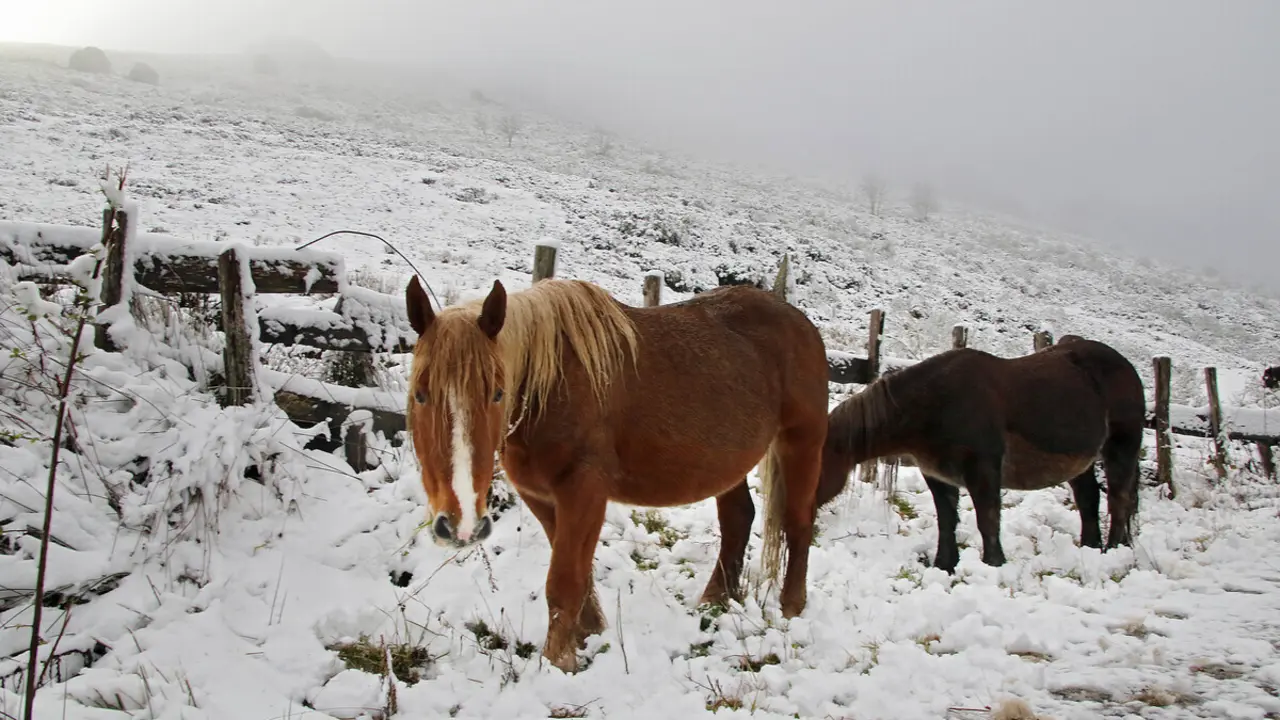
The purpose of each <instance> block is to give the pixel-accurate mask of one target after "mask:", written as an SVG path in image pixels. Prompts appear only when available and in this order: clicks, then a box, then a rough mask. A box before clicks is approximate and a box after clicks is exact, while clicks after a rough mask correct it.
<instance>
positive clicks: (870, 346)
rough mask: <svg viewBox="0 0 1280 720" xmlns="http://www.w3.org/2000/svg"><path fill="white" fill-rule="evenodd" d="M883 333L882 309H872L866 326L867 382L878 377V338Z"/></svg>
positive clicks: (873, 380)
mask: <svg viewBox="0 0 1280 720" xmlns="http://www.w3.org/2000/svg"><path fill="white" fill-rule="evenodd" d="M883 335H884V311H883V310H879V309H876V310H872V311H871V322H870V324H869V325H868V327H867V382H868V383H872V382H875V379H876V378H878V377H880V338H881V337H882V336H883Z"/></svg>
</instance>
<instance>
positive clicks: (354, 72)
mask: <svg viewBox="0 0 1280 720" xmlns="http://www.w3.org/2000/svg"><path fill="white" fill-rule="evenodd" d="M20 50H21V49H20ZM65 51H66V53H67V54H69V52H70V49H65ZM316 52H323V51H319V50H316ZM21 54H23V53H22V52H19V51H14V50H11V51H10V57H13V56H14V55H21ZM53 55H54V53H53V52H52V50H46V51H45V53H44V58H45V60H46V61H48V59H49V58H50V57H52V56H53ZM148 60H149V61H150V62H152V63H153V64H155V65H156V66H157V67H158V68H159V69H160V72H161V75H162V77H164V80H163V82H162V87H160V88H159V89H155V88H142V87H138V86H137V85H136V84H134V83H129V82H126V81H124V80H122V79H120V78H117V77H90V76H87V75H84V74H78V73H73V72H69V71H66V70H63V69H60V68H58V67H56V66H54V65H53V64H52V63H47V62H46V63H33V62H28V61H21V60H10V61H7V62H5V63H4V64H3V65H0V68H2V75H0V82H2V83H3V87H4V90H5V103H4V105H3V112H4V116H3V117H4V122H5V125H4V133H5V143H4V144H5V147H6V150H7V155H8V156H9V157H11V158H13V160H14V161H13V162H10V163H6V165H5V167H4V168H0V188H3V191H4V194H3V196H0V213H3V215H4V216H5V217H7V218H13V219H25V220H33V221H46V222H65V223H86V224H87V223H91V222H93V218H94V217H95V213H96V207H97V203H98V202H99V198H98V196H97V194H96V192H95V190H94V189H93V184H92V183H91V182H90V176H91V174H92V173H94V172H99V171H100V169H99V167H98V166H100V165H101V164H103V163H105V162H108V161H111V162H113V163H115V164H123V163H124V162H128V163H130V165H131V174H132V177H133V178H134V182H135V190H134V191H135V193H136V194H137V195H138V196H139V197H140V198H141V199H142V201H143V204H142V208H143V212H144V213H145V217H146V220H145V222H146V223H148V226H149V227H151V226H158V227H163V228H165V229H167V230H168V231H170V232H173V233H176V234H178V235H183V236H192V237H203V238H207V237H217V238H228V239H236V240H245V241H250V240H252V241H257V242H271V243H292V242H296V241H297V240H299V239H307V238H310V237H312V236H316V235H319V234H321V233H322V232H326V231H329V230H332V229H336V228H350V229H360V230H366V231H372V232H377V233H381V234H383V235H384V236H385V237H387V238H388V239H389V240H390V241H392V242H393V243H396V244H397V245H398V246H399V247H401V248H402V249H406V250H407V251H409V252H410V254H411V257H414V258H415V259H421V260H422V262H421V263H420V264H419V268H420V269H421V270H422V271H423V272H425V273H427V277H428V278H429V279H434V278H440V280H439V282H441V283H442V284H452V285H455V286H457V291H458V292H461V293H466V292H468V291H472V290H476V289H477V288H480V287H487V284H488V283H489V282H490V280H491V277H492V276H493V275H495V274H503V275H505V276H506V277H505V278H504V279H506V280H508V281H511V282H516V283H519V282H521V281H522V280H523V281H527V280H524V278H523V275H522V271H523V268H524V267H525V266H527V265H528V263H529V256H530V250H529V243H530V242H531V241H533V240H534V239H536V238H537V237H539V236H542V235H552V236H556V237H558V238H561V239H562V240H563V241H564V249H563V252H562V255H563V257H562V261H561V262H562V265H561V268H562V269H561V274H563V275H566V276H574V277H582V278H586V279H590V280H595V281H599V282H601V283H603V284H604V285H606V286H607V287H609V288H610V289H611V290H613V291H614V292H616V293H618V294H619V295H620V296H621V297H623V298H624V299H629V300H631V301H636V302H638V301H639V297H638V294H639V288H640V278H641V276H642V275H643V274H644V273H645V272H647V271H650V270H661V271H663V272H664V273H666V276H667V284H668V289H669V294H668V297H669V298H670V299H678V298H680V297H683V296H687V295H688V294H690V293H692V292H695V291H698V290H703V289H706V288H708V287H712V286H715V285H716V284H717V283H718V282H728V281H739V280H751V279H757V280H758V279H763V278H765V277H772V273H774V272H775V270H776V268H777V266H778V263H779V262H780V260H781V257H782V255H783V254H784V253H789V254H790V255H791V256H792V257H793V263H794V265H793V267H794V269H795V271H796V272H795V274H796V284H797V296H796V302H797V303H798V304H799V305H800V306H801V307H804V308H805V309H806V311H807V312H809V314H810V315H811V317H813V319H814V320H815V321H816V322H818V323H820V324H821V325H822V326H823V327H824V329H825V330H826V332H827V334H828V337H829V338H830V339H831V341H832V344H833V347H836V348H837V349H848V350H851V351H857V350H858V349H859V348H858V347H857V345H858V344H859V343H860V342H861V341H862V333H863V331H864V328H865V316H866V312H867V311H869V310H870V309H872V308H874V307H883V308H885V309H886V310H887V311H888V312H889V321H888V324H887V328H886V330H887V333H888V335H889V337H890V340H889V344H888V345H887V347H886V351H887V352H889V353H890V354H894V355H904V356H920V355H921V354H922V353H928V352H932V351H934V350H937V349H941V348H943V347H945V346H946V342H947V337H948V332H949V328H950V326H951V325H952V324H954V323H966V324H968V325H970V326H971V327H972V332H973V338H974V339H973V342H974V345H975V346H977V347H983V348H987V349H990V350H992V351H993V352H997V353H1002V354H1013V353H1022V352H1025V351H1026V348H1027V347H1028V345H1029V339H1028V338H1029V335H1030V332H1031V331H1032V330H1034V329H1039V328H1042V327H1047V328H1049V329H1051V330H1053V331H1054V332H1055V333H1057V334H1063V333H1067V332H1075V333H1081V334H1085V335H1089V336H1093V337H1097V338H1099V339H1102V340H1105V341H1107V342H1110V343H1114V344H1115V345H1116V346H1117V347H1118V348H1120V349H1121V350H1122V351H1123V352H1125V353H1126V354H1128V355H1129V356H1130V357H1131V358H1132V359H1133V361H1134V362H1135V364H1137V365H1138V366H1139V367H1140V368H1141V369H1142V370H1143V371H1144V372H1147V371H1148V366H1149V358H1150V356H1151V355H1153V354H1160V353H1166V354H1169V355H1171V356H1172V357H1173V358H1174V362H1175V366H1176V367H1178V368H1180V369H1182V370H1185V371H1187V372H1191V371H1192V370H1194V369H1196V368H1198V367H1199V366H1202V365H1207V364H1213V365H1217V366H1219V367H1220V368H1221V369H1222V371H1223V372H1224V373H1226V374H1228V375H1230V374H1231V373H1237V372H1238V373H1244V374H1245V375H1247V376H1249V377H1251V378H1256V377H1257V373H1258V372H1259V371H1260V368H1261V367H1262V366H1263V365H1266V364H1272V363H1274V362H1275V361H1276V358H1277V357H1280V341H1278V340H1277V338H1280V319H1278V317H1280V314H1278V313H1277V309H1280V303H1277V301H1276V300H1275V299H1274V298H1270V297H1265V296H1260V295H1257V294H1251V293H1250V292H1247V291H1245V290H1243V289H1241V288H1238V287H1233V286H1232V285H1231V284H1229V283H1227V282H1224V281H1220V280H1214V279H1210V278H1204V277H1196V276H1194V275H1191V274H1189V273H1187V272H1185V271H1180V270H1177V269H1174V268H1171V267H1165V266H1162V265H1161V264H1159V263H1158V262H1156V261H1152V260H1142V259H1134V258H1129V257H1124V256H1119V255H1111V254H1108V253H1107V252H1106V251H1105V250H1103V249H1101V248H1099V247H1097V246H1094V245H1092V244H1090V243H1089V242H1087V241H1086V240H1083V239H1080V238H1075V237H1070V236H1065V235H1061V234H1055V233H1053V232H1051V231H1048V230H1043V229H1037V228H1034V227H1030V226H1027V225H1025V224H1021V223H1019V222H1017V221H1014V220H1012V219H1009V218H1007V217H1000V216H996V215H991V214H983V213H980V212H975V211H972V210H967V209H964V208H959V207H953V206H950V205H948V204H946V203H945V198H943V200H944V202H943V207H942V209H941V210H939V211H938V212H936V213H935V214H933V216H932V217H930V218H929V219H928V220H925V221H921V220H918V219H917V218H916V217H915V214H914V213H913V211H912V210H911V208H910V207H908V205H907V203H906V202H905V189H903V188H890V192H891V193H892V194H891V196H890V200H889V202H888V203H887V204H886V207H885V208H884V209H883V210H882V211H881V212H880V214H879V215H878V216H873V215H872V214H871V213H869V212H868V211H867V209H866V203H865V202H864V201H863V199H862V198H861V197H860V195H859V193H858V192H857V190H856V183H854V182H851V183H850V187H848V188H837V187H832V186H830V184H827V185H823V184H820V183H817V182H806V181H804V180H800V179H795V178H786V177H780V176H770V175H768V174H765V173H763V172H760V171H756V170H751V169H746V168H742V167H728V166H725V165H714V164H710V163H705V162H698V161H696V160H694V159H691V158H686V157H679V156H676V155H670V154H665V155H664V154H662V153H660V152H656V151H653V150H651V149H648V148H645V147H640V146H636V145H634V144H631V143H628V142H626V141H625V139H620V138H614V137H611V136H608V135H607V134H606V133H603V132H601V131H599V130H596V129H594V128H591V127H586V126H581V127H578V126H574V125H572V124H570V123H566V122H562V121H556V120H554V119H552V118H550V117H548V116H545V115H536V114H534V113H531V112H529V111H527V110H526V111H521V110H518V109H513V110H508V109H507V108H505V107H504V106H502V105H501V104H499V103H497V102H495V101H493V100H491V99H489V98H487V97H485V96H484V95H483V93H480V92H472V91H470V90H469V89H467V88H464V87H462V86H459V85H457V84H456V83H455V84H454V85H453V86H450V85H449V84H447V81H446V80H443V79H442V78H441V77H439V76H428V75H421V76H419V75H415V73H414V72H413V71H411V70H407V69H388V68H381V67H378V66H374V65H371V64H365V63H353V62H349V61H341V62H338V61H335V64H336V65H338V66H339V68H340V69H338V70H335V71H334V72H333V73H332V74H329V75H325V76H319V77H317V76H316V75H315V74H310V75H299V74H298V73H284V74H282V75H280V76H278V77H264V76H261V75H255V74H254V73H252V71H251V70H250V69H249V63H248V62H247V61H246V60H245V58H240V57H228V58H176V59H167V60H166V59H164V58H154V57H152V58H148ZM123 65H124V63H117V66H118V67H119V66H123ZM166 68H171V70H169V71H168V72H166ZM508 115H510V116H512V117H517V116H518V119H519V123H518V124H519V125H520V127H519V128H518V129H517V130H516V132H517V134H516V135H515V136H514V137H513V138H512V141H511V143H510V144H509V145H508V142H507V139H506V138H505V137H504V136H503V134H502V132H501V127H500V126H501V124H502V120H503V118H504V117H506V116H508ZM326 247H328V249H331V250H340V251H342V252H344V253H346V254H347V257H348V261H349V263H350V265H351V266H353V267H361V266H369V267H371V268H377V269H378V270H379V271H386V272H388V273H391V274H392V275H393V276H394V278H396V282H398V283H402V282H403V281H404V279H405V278H406V277H407V276H406V272H407V268H405V267H404V266H403V265H402V264H401V265H397V264H395V263H394V262H391V264H389V265H388V264H387V263H388V262H390V261H389V260H387V259H386V256H385V255H384V254H383V253H382V251H381V249H380V248H378V247H372V246H371V245H370V244H369V242H368V241H364V240H361V241H359V242H355V241H350V240H342V239H335V240H331V241H326ZM458 265H462V267H461V268H459V267H457V266H458ZM909 313H912V314H914V315H917V316H920V317H918V318H917V317H912V316H911V315H910V314H909ZM1185 384H1186V385H1187V388H1188V389H1187V391H1186V392H1192V390H1191V388H1194V387H1195V385H1196V383H1195V382H1193V381H1191V380H1190V379H1188V380H1187V382H1186V383H1185ZM1228 384H1229V386H1230V382H1229V383H1228Z"/></svg>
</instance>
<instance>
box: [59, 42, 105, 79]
mask: <svg viewBox="0 0 1280 720" xmlns="http://www.w3.org/2000/svg"><path fill="white" fill-rule="evenodd" d="M69 65H70V66H71V69H72V70H79V71H80V72H91V73H100V74H103V75H106V74H109V73H110V72H111V60H110V59H109V58H107V54H106V53H104V52H102V49H101V48H96V47H93V46H90V47H83V48H80V49H79V50H77V51H75V52H73V53H71V62H70V63H69Z"/></svg>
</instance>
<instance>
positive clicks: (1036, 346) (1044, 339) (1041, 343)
mask: <svg viewBox="0 0 1280 720" xmlns="http://www.w3.org/2000/svg"><path fill="white" fill-rule="evenodd" d="M1052 345H1053V333H1051V332H1049V331H1048V330H1040V331H1038V332H1037V333H1036V334H1035V335H1032V336H1031V346H1032V349H1033V350H1034V351H1035V352H1040V351H1041V350H1044V349H1045V348H1047V347H1050V346H1052Z"/></svg>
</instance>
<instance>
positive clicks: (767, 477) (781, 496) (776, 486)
mask: <svg viewBox="0 0 1280 720" xmlns="http://www.w3.org/2000/svg"><path fill="white" fill-rule="evenodd" d="M779 442H780V440H779V438H776V437H775V438H774V439H773V442H771V443H769V449H768V450H767V451H765V454H764V459H763V460H761V461H760V492H761V493H762V494H763V495H764V503H765V510H764V553H763V556H764V557H763V564H764V574H765V577H766V578H768V579H770V580H774V579H777V577H778V572H779V570H781V569H782V563H783V561H784V560H785V558H784V557H783V547H782V519H783V517H784V516H785V515H786V512H787V482H786V478H785V477H784V476H783V472H782V460H781V458H780V457H779V456H778V443H779Z"/></svg>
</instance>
